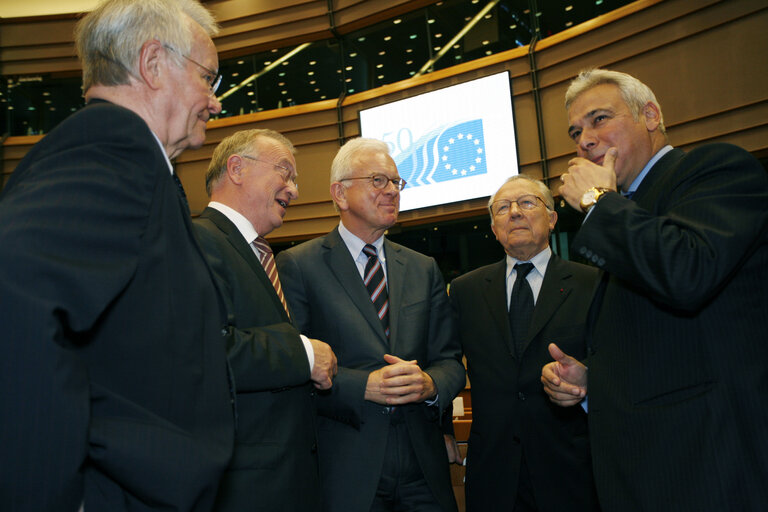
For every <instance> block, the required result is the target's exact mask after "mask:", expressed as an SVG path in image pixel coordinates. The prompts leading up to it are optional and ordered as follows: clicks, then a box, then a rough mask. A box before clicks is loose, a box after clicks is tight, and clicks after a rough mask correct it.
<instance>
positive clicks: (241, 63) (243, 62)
mask: <svg viewBox="0 0 768 512" xmlns="http://www.w3.org/2000/svg"><path fill="white" fill-rule="evenodd" d="M237 63H238V64H239V65H241V66H242V65H243V64H245V61H244V60H239V61H237Z"/></svg>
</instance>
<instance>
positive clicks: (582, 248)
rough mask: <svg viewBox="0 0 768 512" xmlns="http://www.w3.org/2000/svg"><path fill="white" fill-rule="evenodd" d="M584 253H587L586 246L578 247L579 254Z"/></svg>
mask: <svg viewBox="0 0 768 512" xmlns="http://www.w3.org/2000/svg"><path fill="white" fill-rule="evenodd" d="M586 253H587V248H586V247H579V254H581V255H582V256H584V255H585V254H586Z"/></svg>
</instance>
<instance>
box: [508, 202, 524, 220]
mask: <svg viewBox="0 0 768 512" xmlns="http://www.w3.org/2000/svg"><path fill="white" fill-rule="evenodd" d="M522 215H523V210H521V209H520V205H519V204H517V201H515V202H514V203H510V204H509V216H510V217H521V216H522Z"/></svg>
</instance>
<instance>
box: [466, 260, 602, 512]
mask: <svg viewBox="0 0 768 512" xmlns="http://www.w3.org/2000/svg"><path fill="white" fill-rule="evenodd" d="M597 273H598V272H597V270H596V269H593V268H590V267H588V266H586V265H580V264H578V263H573V262H570V261H565V260H562V259H560V258H559V257H558V256H557V255H555V254H553V255H552V256H551V258H550V260H549V264H548V265H547V270H546V272H545V274H544V281H543V282H542V286H541V290H540V292H539V295H538V298H537V300H536V307H535V308H534V312H533V317H532V320H531V327H530V329H529V332H528V335H527V337H526V345H525V350H524V352H523V354H522V356H521V357H516V356H515V351H514V348H513V346H514V345H513V343H512V336H511V333H510V328H509V320H508V315H507V291H506V258H505V259H502V260H501V261H499V262H497V263H494V264H492V265H487V266H485V267H481V268H479V269H477V270H474V271H472V272H469V273H468V274H465V275H463V276H461V277H458V278H456V279H455V280H454V281H453V282H452V283H451V304H452V306H453V309H454V311H455V313H456V317H457V319H458V328H459V336H460V339H461V344H462V348H463V349H464V355H465V356H466V358H467V369H468V372H469V380H470V384H471V387H472V427H471V431H470V436H469V446H468V451H467V474H466V497H467V510H469V511H477V512H482V511H488V510H512V508H513V507H514V503H515V497H516V492H515V491H516V489H517V482H518V476H519V470H520V463H521V457H522V455H523V453H524V454H525V460H526V464H527V467H528V471H529V474H530V475H531V483H532V486H533V492H534V497H535V500H536V505H537V506H538V507H539V510H542V511H555V510H569V511H574V512H575V511H592V510H597V508H598V507H597V497H596V495H595V490H594V482H593V479H592V467H591V466H592V465H591V462H590V453H589V435H588V430H587V416H586V414H585V413H584V411H583V409H581V408H580V407H570V408H563V407H558V406H557V405H555V404H553V403H552V402H550V400H549V399H548V398H547V396H546V394H545V393H544V391H543V389H542V386H541V380H540V377H541V367H542V366H544V365H545V364H546V363H548V362H549V361H551V360H552V358H551V357H550V356H549V352H548V351H547V346H548V345H549V343H557V344H558V346H559V347H560V348H561V349H563V350H564V351H565V352H566V353H569V354H571V355H573V356H574V357H578V358H583V357H584V356H585V355H586V342H585V325H586V320H587V312H588V308H589V304H590V302H591V300H592V294H593V293H594V289H595V285H596V283H597Z"/></svg>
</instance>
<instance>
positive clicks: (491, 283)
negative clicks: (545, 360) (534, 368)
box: [482, 258, 515, 355]
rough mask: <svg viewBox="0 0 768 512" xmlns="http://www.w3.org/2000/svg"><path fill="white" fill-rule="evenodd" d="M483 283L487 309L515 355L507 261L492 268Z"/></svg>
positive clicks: (507, 347)
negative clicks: (509, 308)
mask: <svg viewBox="0 0 768 512" xmlns="http://www.w3.org/2000/svg"><path fill="white" fill-rule="evenodd" d="M483 282H484V285H485V286H484V287H483V290H482V294H483V299H484V300H485V303H486V308H487V310H488V312H489V313H490V315H491V317H492V318H493V321H494V322H495V323H496V330H497V331H498V332H499V333H501V339H503V341H504V345H505V348H506V350H507V352H508V353H510V354H512V355H514V353H515V345H514V342H513V341H512V332H511V331H510V329H509V314H508V310H507V259H506V258H504V259H502V260H501V261H500V262H498V263H497V264H495V265H493V266H492V267H490V268H489V269H488V271H487V272H486V274H485V275H484V276H483Z"/></svg>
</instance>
